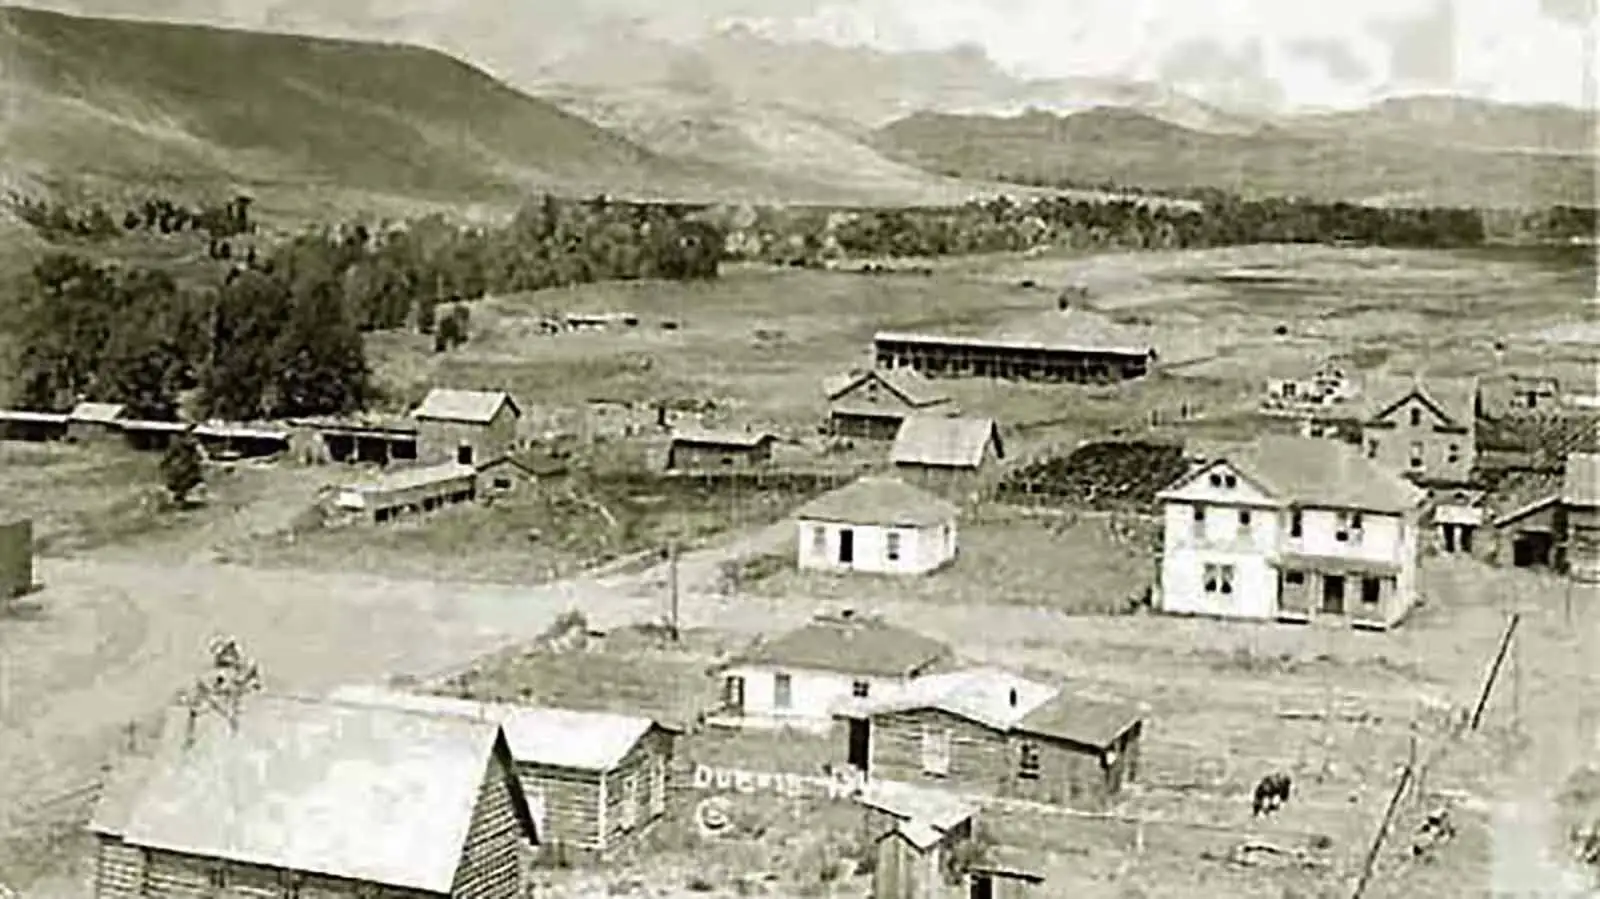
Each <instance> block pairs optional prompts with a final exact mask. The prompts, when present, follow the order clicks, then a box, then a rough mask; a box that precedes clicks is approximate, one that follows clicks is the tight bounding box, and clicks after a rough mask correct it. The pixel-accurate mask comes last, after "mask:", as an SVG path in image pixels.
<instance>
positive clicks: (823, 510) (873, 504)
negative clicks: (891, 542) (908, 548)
mask: <svg viewBox="0 0 1600 899" xmlns="http://www.w3.org/2000/svg"><path fill="white" fill-rule="evenodd" d="M957 514H959V510H958V509H957V508H956V507H955V505H954V504H952V503H950V502H947V501H945V500H943V499H940V498H939V497H937V496H934V495H933V494H931V493H929V492H927V491H925V490H921V489H918V488H916V487H913V486H911V485H910V484H907V483H905V482H904V481H899V480H896V479H894V478H882V477H864V478H860V479H859V480H856V481H853V482H851V483H849V484H846V485H845V486H843V487H840V488H839V489H837V490H833V491H830V492H828V493H824V494H823V495H821V496H819V497H817V498H816V499H814V500H812V501H810V502H808V503H806V504H805V505H803V506H801V507H800V508H799V509H797V510H796V511H795V513H794V515H795V518H797V519H800V520H802V521H830V522H838V523H840V524H860V525H882V526H885V527H888V526H899V527H930V526H934V525H941V524H947V523H949V522H951V521H954V520H955V518H956V516H957Z"/></svg>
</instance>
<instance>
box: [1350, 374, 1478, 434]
mask: <svg viewBox="0 0 1600 899" xmlns="http://www.w3.org/2000/svg"><path fill="white" fill-rule="evenodd" d="M1478 392H1479V389H1478V380H1477V379H1476V378H1425V377H1422V376H1418V375H1412V376H1401V377H1393V376H1390V377H1374V378H1370V379H1368V381H1367V383H1366V384H1364V385H1363V386H1362V391H1361V396H1362V401H1361V409H1362V420H1363V421H1366V422H1377V421H1382V420H1384V419H1386V418H1388V417H1389V416H1390V415H1392V414H1393V413H1394V412H1395V411H1396V410H1398V409H1399V408H1400V407H1401V406H1403V405H1404V404H1405V403H1406V402H1408V401H1410V400H1411V399H1413V398H1416V399H1419V400H1421V401H1422V403H1423V404H1424V405H1426V406H1427V407H1428V408H1429V409H1430V410H1432V411H1433V413H1434V414H1435V415H1437V416H1438V417H1439V418H1440V419H1441V420H1442V421H1443V422H1444V423H1445V424H1446V425H1450V426H1454V427H1460V428H1470V427H1472V426H1473V424H1474V423H1475V422H1476V421H1477V410H1478Z"/></svg>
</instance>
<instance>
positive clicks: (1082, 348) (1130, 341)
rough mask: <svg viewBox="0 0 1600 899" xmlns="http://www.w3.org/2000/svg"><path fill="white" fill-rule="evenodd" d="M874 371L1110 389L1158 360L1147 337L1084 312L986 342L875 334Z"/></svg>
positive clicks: (1041, 319)
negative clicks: (1096, 385) (902, 370)
mask: <svg viewBox="0 0 1600 899" xmlns="http://www.w3.org/2000/svg"><path fill="white" fill-rule="evenodd" d="M872 343H873V353H874V356H875V358H876V364H877V367H878V368H891V369H897V368H912V369H915V370H916V371H918V372H920V373H922V374H924V375H929V376H932V377H977V378H1004V379H1009V380H1019V381H1044V382H1057V383H1063V382H1065V383H1112V382H1116V381H1125V380H1130V379H1133V378H1142V377H1144V376H1145V375H1147V374H1149V373H1150V371H1151V370H1152V369H1153V368H1154V367H1155V364H1156V361H1157V358H1158V354H1157V351H1156V349H1155V347H1154V346H1153V345H1151V343H1150V341H1149V339H1148V338H1147V337H1145V336H1144V335H1142V334H1138V333H1136V332H1135V331H1134V330H1133V329H1129V328H1125V327H1122V326H1120V325H1118V324H1116V323H1114V322H1112V321H1110V320H1109V319H1106V318H1104V317H1103V316H1100V315H1098V314H1096V313H1093V312H1091V311H1089V310H1086V309H1066V310H1059V311H1058V310H1051V311H1049V312H1046V313H1044V314H1042V315H1039V316H1035V317H1032V318H1030V319H1028V320H1025V321H1020V322H1017V323H1014V324H1013V325H1011V326H1008V327H1004V328H1001V329H997V330H996V331H994V332H991V333H990V334H988V335H986V336H981V337H967V336H957V335H932V334H915V333H908V332H901V331H880V332H878V333H877V334H876V335H874V336H873V338H872Z"/></svg>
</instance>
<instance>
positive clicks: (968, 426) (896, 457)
mask: <svg viewBox="0 0 1600 899" xmlns="http://www.w3.org/2000/svg"><path fill="white" fill-rule="evenodd" d="M991 440H993V441H994V446H995V454H996V455H997V456H1001V457H1003V456H1004V455H1005V448H1004V445H1003V444H1002V443H1001V441H1000V426H999V425H997V424H996V423H995V420H994V419H992V418H968V417H954V416H944V415H908V416H906V419H905V421H902V422H901V423H900V431H899V433H897V434H895V438H894V447H893V449H891V450H890V451H889V458H890V460H891V461H893V462H894V463H895V464H896V465H935V466H940V467H946V468H977V467H978V466H980V465H981V464H982V463H983V452H984V447H985V446H988V444H989V442H990V441H991Z"/></svg>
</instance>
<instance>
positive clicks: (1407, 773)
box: [1350, 765, 1415, 899]
mask: <svg viewBox="0 0 1600 899" xmlns="http://www.w3.org/2000/svg"><path fill="white" fill-rule="evenodd" d="M1414 774H1415V772H1414V770H1413V769H1412V767H1411V766H1410V765H1407V766H1406V769H1405V770H1404V771H1401V772H1400V782H1399V783H1397V784H1395V786H1394V795H1393V796H1390V797H1389V807H1388V808H1387V809H1385V810H1384V812H1383V821H1382V822H1380V823H1379V824H1378V833H1377V835H1376V836H1374V837H1373V838H1372V847H1371V848H1370V849H1368V850H1367V858H1366V860H1365V861H1364V862H1362V864H1361V879H1360V880H1358V881H1356V889H1355V892H1353V893H1351V894H1350V899H1361V896H1362V894H1363V893H1365V892H1366V891H1367V884H1368V883H1370V882H1371V881H1372V872H1373V870H1374V869H1375V868H1376V867H1377V864H1378V853H1379V851H1381V850H1382V849H1383V841H1384V838H1385V837H1387V836H1388V835H1389V825H1390V824H1392V823H1393V822H1394V813H1395V811H1396V810H1397V809H1399V808H1400V799H1401V798H1402V797H1403V796H1405V793H1406V787H1408V786H1410V785H1411V778H1412V776H1413V775H1414Z"/></svg>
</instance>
